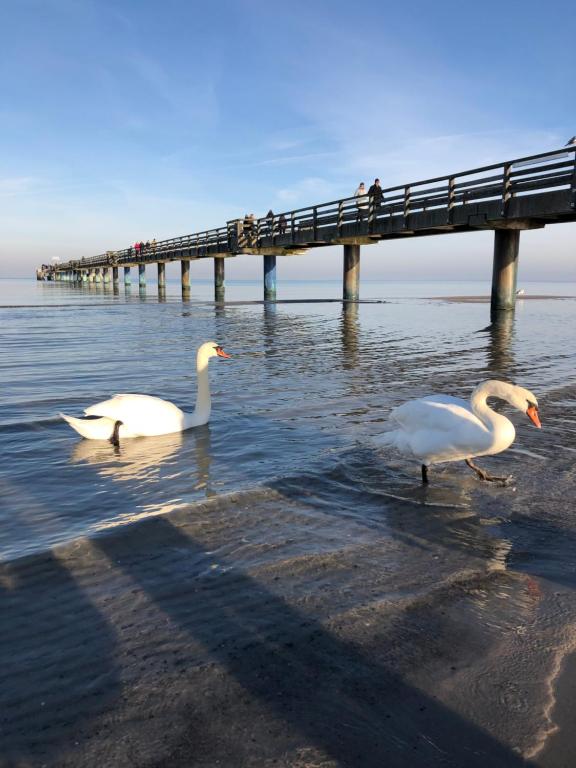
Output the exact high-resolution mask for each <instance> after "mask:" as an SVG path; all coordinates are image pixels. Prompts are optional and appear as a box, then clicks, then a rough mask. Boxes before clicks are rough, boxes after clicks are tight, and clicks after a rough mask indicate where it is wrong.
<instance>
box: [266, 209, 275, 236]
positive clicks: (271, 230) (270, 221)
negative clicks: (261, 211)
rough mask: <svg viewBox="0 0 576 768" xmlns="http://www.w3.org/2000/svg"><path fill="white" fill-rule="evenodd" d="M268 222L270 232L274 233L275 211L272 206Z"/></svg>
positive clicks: (268, 214)
mask: <svg viewBox="0 0 576 768" xmlns="http://www.w3.org/2000/svg"><path fill="white" fill-rule="evenodd" d="M266 224H267V225H268V234H270V235H274V211H273V210H272V208H270V210H269V211H268V213H267V214H266Z"/></svg>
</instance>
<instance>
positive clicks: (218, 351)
mask: <svg viewBox="0 0 576 768" xmlns="http://www.w3.org/2000/svg"><path fill="white" fill-rule="evenodd" d="M216 354H217V355H218V357H232V355H229V354H228V353H227V352H224V350H223V349H222V347H216Z"/></svg>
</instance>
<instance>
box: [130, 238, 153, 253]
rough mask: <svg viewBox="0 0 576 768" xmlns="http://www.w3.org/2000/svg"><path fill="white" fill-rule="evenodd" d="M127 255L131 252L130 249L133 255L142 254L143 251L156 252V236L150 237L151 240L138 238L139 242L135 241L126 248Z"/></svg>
mask: <svg viewBox="0 0 576 768" xmlns="http://www.w3.org/2000/svg"><path fill="white" fill-rule="evenodd" d="M127 251H128V255H131V254H132V251H134V255H135V256H142V255H143V254H145V253H152V254H154V253H156V238H152V240H146V242H144V241H142V240H140V242H138V241H136V242H135V243H134V245H129V246H128V248H127Z"/></svg>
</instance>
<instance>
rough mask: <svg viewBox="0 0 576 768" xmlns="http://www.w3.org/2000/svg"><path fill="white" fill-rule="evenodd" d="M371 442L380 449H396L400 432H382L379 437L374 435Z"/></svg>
mask: <svg viewBox="0 0 576 768" xmlns="http://www.w3.org/2000/svg"><path fill="white" fill-rule="evenodd" d="M370 440H371V441H372V442H373V443H374V445H376V446H377V447H378V448H385V447H390V446H394V447H396V445H397V441H398V432H397V431H396V430H393V431H391V432H382V433H381V434H379V435H373V436H372V437H371V438H370Z"/></svg>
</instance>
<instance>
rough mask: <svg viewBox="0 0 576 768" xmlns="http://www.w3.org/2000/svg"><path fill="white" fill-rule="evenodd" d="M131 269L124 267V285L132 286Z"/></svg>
mask: <svg viewBox="0 0 576 768" xmlns="http://www.w3.org/2000/svg"><path fill="white" fill-rule="evenodd" d="M130 283H131V280H130V267H124V285H130Z"/></svg>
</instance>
